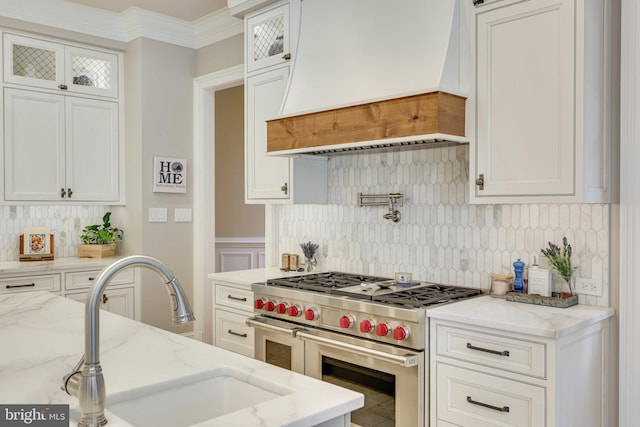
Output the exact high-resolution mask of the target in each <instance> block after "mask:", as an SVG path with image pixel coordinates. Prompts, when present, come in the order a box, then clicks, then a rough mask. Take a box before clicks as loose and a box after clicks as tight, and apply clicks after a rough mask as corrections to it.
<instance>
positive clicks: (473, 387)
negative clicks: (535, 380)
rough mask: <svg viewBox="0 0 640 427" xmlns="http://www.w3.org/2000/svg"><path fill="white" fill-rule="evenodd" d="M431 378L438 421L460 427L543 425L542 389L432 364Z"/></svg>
mask: <svg viewBox="0 0 640 427" xmlns="http://www.w3.org/2000/svg"><path fill="white" fill-rule="evenodd" d="M435 375H436V381H437V383H436V386H437V390H436V395H435V399H436V404H435V410H436V412H437V413H436V418H437V419H438V420H439V421H440V420H442V421H444V422H448V423H452V424H455V425H459V426H464V427H486V426H518V427H544V426H545V425H546V421H545V416H546V415H545V411H546V408H545V389H544V388H543V387H536V386H533V385H529V384H524V383H520V382H517V381H511V380H507V379H505V378H500V377H494V376H492V375H487V374H483V373H480V372H476V371H471V370H468V369H464V368H459V367H456V366H451V365H447V364H444V363H437V364H436V373H435ZM443 424H444V423H443ZM447 425H448V424H447Z"/></svg>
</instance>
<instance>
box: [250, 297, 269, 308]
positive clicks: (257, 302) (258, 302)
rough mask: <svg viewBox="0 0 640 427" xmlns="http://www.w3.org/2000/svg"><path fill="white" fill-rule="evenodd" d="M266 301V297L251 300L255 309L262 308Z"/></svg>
mask: <svg viewBox="0 0 640 427" xmlns="http://www.w3.org/2000/svg"><path fill="white" fill-rule="evenodd" d="M266 302H267V300H266V299H264V298H258V299H257V300H255V301H254V302H253V308H255V309H256V310H262V309H263V308H264V305H265V303H266Z"/></svg>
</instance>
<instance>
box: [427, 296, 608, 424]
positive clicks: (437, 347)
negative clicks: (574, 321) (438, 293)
mask: <svg viewBox="0 0 640 427" xmlns="http://www.w3.org/2000/svg"><path fill="white" fill-rule="evenodd" d="M456 304H457V303H456ZM507 304H509V303H507ZM511 304H517V303H511ZM453 305H455V304H453ZM508 308H509V309H510V308H514V307H508ZM538 308H540V309H541V310H540V313H539V317H536V315H535V310H536V307H531V306H529V307H528V310H529V311H532V313H533V315H532V317H535V318H536V319H538V322H539V323H542V324H544V325H545V326H546V325H547V323H546V321H545V320H543V319H547V318H548V317H552V316H553V314H552V313H549V312H548V309H549V308H548V307H538ZM515 309H516V310H517V307H515ZM551 310H554V309H551ZM557 310H563V309H557ZM473 311H474V309H473V308H472V309H471V310H467V311H466V312H464V313H462V312H461V314H462V315H464V316H466V317H467V319H468V320H467V321H465V323H460V322H456V321H447V320H440V319H431V320H430V322H431V323H430V358H431V361H430V363H431V370H430V392H431V395H430V404H431V425H432V426H434V427H436V426H447V427H451V426H461V427H462V426H463V427H479V426H482V427H487V426H507V425H508V426H524V427H565V426H581V427H590V426H591V427H599V426H603V425H608V424H607V423H608V421H607V417H608V416H609V413H608V406H607V405H608V404H609V403H608V401H607V398H606V391H605V390H606V388H607V387H606V384H607V381H608V375H607V372H608V365H607V363H608V361H607V358H606V356H605V351H606V348H607V343H608V326H607V322H606V321H590V322H587V323H588V324H587V325H583V326H581V327H574V328H570V329H571V330H570V331H569V330H567V331H562V332H559V333H557V334H556V336H551V337H550V336H538V335H535V334H530V333H520V332H518V323H517V321H516V322H515V323H512V324H511V325H505V328H504V329H503V328H500V329H494V328H490V327H483V326H476V325H474V324H473V323H474V314H475V312H473ZM493 312H494V313H495V311H493ZM487 313H488V314H487V318H491V312H490V311H489V310H488V311H487ZM503 313H504V312H503ZM568 316H571V314H568ZM444 317H448V316H444ZM498 317H499V316H498ZM556 318H557V320H556V323H557V324H558V325H560V324H562V323H563V319H562V315H561V313H557V314H556ZM478 323H480V322H478ZM496 323H499V321H498V322H496ZM549 323H551V322H549ZM542 329H544V327H542V328H541V329H540V330H542Z"/></svg>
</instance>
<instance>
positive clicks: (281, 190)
mask: <svg viewBox="0 0 640 427" xmlns="http://www.w3.org/2000/svg"><path fill="white" fill-rule="evenodd" d="M288 77H289V67H288V66H284V67H279V68H275V69H271V70H268V71H265V72H260V73H256V74H253V75H250V76H248V77H247V78H246V80H245V97H246V99H245V108H246V113H245V114H246V117H245V126H246V127H245V181H246V182H245V202H246V203H326V202H327V167H328V166H327V164H328V161H327V159H326V158H324V157H298V158H290V157H278V156H269V155H267V154H266V153H267V123H266V120H268V119H272V118H274V117H277V116H278V112H279V111H280V104H281V102H282V97H283V95H284V91H285V89H286V86H287V79H288Z"/></svg>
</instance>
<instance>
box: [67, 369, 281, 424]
mask: <svg viewBox="0 0 640 427" xmlns="http://www.w3.org/2000/svg"><path fill="white" fill-rule="evenodd" d="M291 392H292V390H291V389H289V388H287V387H284V386H281V385H279V384H274V383H271V382H268V381H264V380H263V381H260V380H259V379H256V378H253V377H251V376H250V375H248V374H246V373H243V372H242V371H239V370H237V369H234V368H218V369H214V370H210V371H206V372H204V373H199V374H194V375H191V376H187V377H181V378H178V379H175V380H171V381H166V382H161V383H157V384H152V385H149V386H144V387H140V388H136V389H131V390H126V391H123V392H119V393H114V394H111V395H109V394H107V402H106V406H105V409H106V410H107V413H106V414H105V415H106V416H107V419H109V416H110V413H111V414H114V415H116V416H117V417H118V418H120V419H122V420H123V421H126V422H127V423H129V424H131V425H133V426H136V427H144V426H154V427H182V426H190V425H193V424H197V423H201V422H204V421H207V420H211V419H213V418H217V417H220V416H223V415H227V414H230V413H232V412H236V411H239V410H241V409H245V408H248V407H250V406H254V405H257V404H259V403H263V402H266V401H269V400H272V399H276V398H279V397H281V396H284V395H287V394H289V393H291ZM71 415H72V418H76V419H77V418H78V417H77V415H78V414H73V413H72V414H71ZM74 415H75V417H74Z"/></svg>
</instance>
